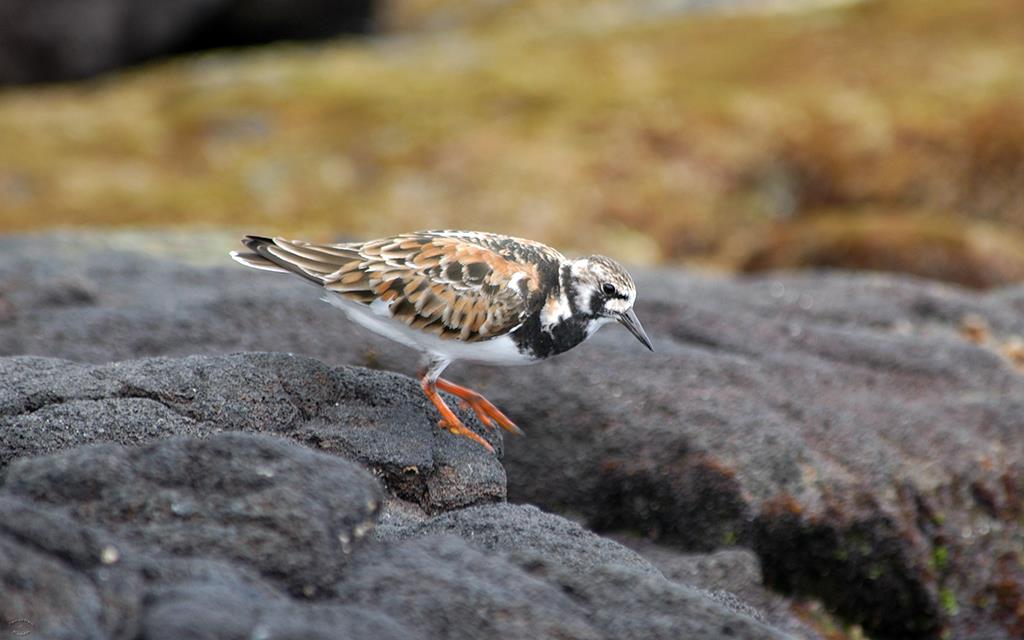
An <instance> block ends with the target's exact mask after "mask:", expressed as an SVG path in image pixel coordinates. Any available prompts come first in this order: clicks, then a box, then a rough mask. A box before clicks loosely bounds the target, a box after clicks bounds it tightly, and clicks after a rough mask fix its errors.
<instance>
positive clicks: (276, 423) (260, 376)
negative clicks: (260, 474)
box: [0, 354, 505, 511]
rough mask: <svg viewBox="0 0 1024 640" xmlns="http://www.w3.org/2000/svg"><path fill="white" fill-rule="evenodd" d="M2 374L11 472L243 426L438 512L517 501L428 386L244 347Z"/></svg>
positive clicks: (3, 440)
mask: <svg viewBox="0 0 1024 640" xmlns="http://www.w3.org/2000/svg"><path fill="white" fill-rule="evenodd" d="M0 377H2V378H3V379H4V381H5V382H6V384H4V385H3V387H0V427H2V428H0V468H2V466H3V465H5V464H6V463H8V462H9V461H11V460H13V459H14V458H17V457H23V456H29V455H39V454H43V453H51V452H54V451H58V450H61V449H63V448H66V447H68V446H73V445H75V444H85V443H89V442H98V441H112V442H117V443H119V444H138V443H141V442H146V441H149V440H153V439H155V438H160V437H167V436H169V435H199V436H202V435H209V434H211V433H215V432H217V431H222V430H241V431H251V432H263V433H271V434H279V435H287V436H290V437H292V438H295V439H297V440H299V441H300V442H303V443H306V444H309V445H311V446H313V447H315V448H317V449H320V450H323V451H326V452H329V453H334V454H338V455H341V456H344V457H347V458H350V459H352V460H356V461H358V462H360V463H362V464H364V465H367V466H368V467H370V468H371V469H372V470H373V471H374V473H375V474H376V475H377V476H378V477H380V478H381V479H382V480H383V481H384V483H385V485H386V486H387V487H388V488H389V490H390V491H391V492H392V493H394V494H395V495H396V496H398V497H400V498H402V499H403V500H407V501H410V502H413V503H415V504H417V505H419V506H420V507H421V508H422V509H424V510H426V511H437V510H441V509H448V508H453V507H457V506H465V505H468V504H474V503H477V502H481V501H494V500H502V499H504V497H505V473H504V470H503V469H502V467H501V465H500V464H499V463H498V461H497V460H496V459H495V458H494V456H492V455H490V454H488V453H487V452H486V451H484V450H483V448H482V447H480V446H479V445H477V444H475V443H473V442H470V441H469V440H467V439H465V438H459V437H456V436H452V435H450V434H447V433H444V432H442V431H440V430H439V429H437V428H436V427H435V426H434V424H433V422H432V419H431V417H430V416H431V413H430V411H428V402H427V401H426V399H425V398H424V397H423V394H422V392H421V391H420V390H419V387H418V386H417V385H416V383H415V382H413V381H412V380H409V379H408V378H404V377H401V376H398V375H395V374H391V373H385V372H372V371H368V370H366V369H359V368H355V367H340V368H335V369H331V368H329V367H327V366H325V365H323V364H322V363H320V362H318V361H316V360H312V359H310V358H303V357H297V356H291V355H285V354H241V355H231V356H218V357H201V356H194V357H188V358H184V359H181V360H174V359H169V358H155V359H150V360H138V361H129V362H120V363H114V364H109V365H99V366H96V365H87V364H77V363H73V362H68V361H65V360H56V359H50V358H37V357H15V358H7V359H3V360H0ZM464 417H465V419H466V421H467V423H469V424H477V423H474V422H473V421H472V420H473V419H471V418H470V417H469V416H464ZM477 427H478V428H479V429H480V430H481V431H484V430H483V427H480V426H479V424H477ZM385 431H386V432H387V435H386V436H384V435H382V432H385ZM484 435H485V436H487V437H491V438H495V437H497V436H495V435H494V434H493V433H491V434H489V433H486V432H484ZM495 445H496V446H498V447H499V450H500V442H499V441H498V440H495Z"/></svg>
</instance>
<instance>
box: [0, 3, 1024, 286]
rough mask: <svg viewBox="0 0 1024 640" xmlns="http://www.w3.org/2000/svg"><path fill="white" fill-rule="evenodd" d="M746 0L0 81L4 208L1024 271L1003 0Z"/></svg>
mask: <svg viewBox="0 0 1024 640" xmlns="http://www.w3.org/2000/svg"><path fill="white" fill-rule="evenodd" d="M708 4H711V5H714V4H715V3H713V2H712V3H708ZM740 4H743V3H740ZM746 4H747V5H749V6H746V7H744V8H743V9H741V10H740V9H733V10H730V11H696V12H695V11H690V10H679V9H678V7H675V6H674V4H673V3H672V2H655V1H648V2H626V1H618V2H613V1H609V0H604V1H602V0H562V1H560V2H545V1H541V0H528V1H521V2H494V1H483V0H476V1H471V0H391V1H390V2H387V3H386V4H384V5H383V8H382V9H381V10H380V12H379V15H378V17H377V28H376V29H375V30H374V31H373V32H372V33H371V34H370V35H368V36H365V37H354V38H347V39H335V40H330V41H326V42H319V43H315V44H310V43H306V44H295V43H293V44H273V45H267V46H260V47H252V48H247V49H238V50H215V51H212V52H204V53H197V54H189V55H186V56H182V57H177V58H171V59H164V60H161V61H156V62H153V61H151V62H147V63H145V64H143V65H142V66H136V67H132V68H130V69H128V70H121V71H117V72H112V73H108V74H105V75H101V76H98V77H96V78H93V79H90V80H85V81H79V82H76V83H67V84H50V85H31V86H19V87H14V86H10V87H6V88H2V89H0V231H3V232H14V231H24V230H38V229H46V228H50V227H56V226H67V225H89V226H96V225H110V226H133V227H137V226H140V225H153V226H160V227H167V226H181V227H197V228H200V227H205V228H209V227H217V228H224V227H227V228H230V229H238V230H244V231H249V232H258V233H263V234H271V233H272V234H283V235H290V236H298V237H307V238H310V239H320V240H328V239H334V238H357V237H373V236H380V235H384V234H389V233H394V232H399V231H407V230H412V229H422V228H436V227H455V228H472V229H483V230H492V231H499V232H504V233H510V234H515V235H521V236H527V237H530V238H534V239H537V240H541V241H544V242H548V243H550V244H552V245H554V246H556V247H558V248H560V249H562V250H564V251H566V252H569V253H583V252H586V253H590V252H601V253H606V254H609V255H612V256H614V257H617V258H619V259H621V260H624V261H626V262H629V263H633V264H686V265H691V266H694V265H695V266H700V267H709V268H715V269H723V270H730V271H757V270H764V269H774V268H800V267H841V268H855V269H876V270H886V271H896V272H905V273H912V274H917V275H922V276H927V277H934V278H938V279H943V280H947V281H951V282H956V283H961V284H964V285H967V286H972V287H988V286H994V285H999V284H1002V283H1006V282H1012V281H1019V280H1022V279H1024V231H1022V229H1024V227H1022V224H1024V72H1022V67H1024V65H1022V62H1024V3H1022V2H1021V1H1020V0H986V1H984V2H981V1H978V0H945V1H939V0H865V1H862V2H822V1H818V2H813V1H804V2H799V1H797V0H792V1H790V2H756V1H753V2H749V3H746ZM730 6H732V5H730Z"/></svg>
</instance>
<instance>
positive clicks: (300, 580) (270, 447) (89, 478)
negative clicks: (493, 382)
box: [3, 433, 382, 596]
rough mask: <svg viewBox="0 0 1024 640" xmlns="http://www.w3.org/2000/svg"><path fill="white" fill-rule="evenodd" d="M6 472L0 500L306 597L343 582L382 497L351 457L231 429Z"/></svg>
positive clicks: (31, 463)
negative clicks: (247, 571)
mask: <svg viewBox="0 0 1024 640" xmlns="http://www.w3.org/2000/svg"><path fill="white" fill-rule="evenodd" d="M5 476H6V477H5V482H4V486H3V488H4V491H5V492H7V493H9V494H13V495H16V496H22V497H25V498H30V499H33V500H35V501H37V502H42V503H45V504H52V505H58V506H61V507H67V508H68V510H69V513H70V514H71V515H73V516H74V517H75V518H76V519H78V520H79V521H81V522H84V523H88V524H93V525H99V526H102V527H105V528H108V529H110V530H112V531H114V532H115V533H117V534H119V535H120V536H122V537H124V538H125V539H127V540H128V541H130V542H132V543H135V544H138V545H140V546H145V547H147V548H155V549H160V550H162V551H165V552H168V553H175V554H180V555H200V554H201V555H206V556H210V557H221V558H228V559H232V560H235V561H239V562H242V563H244V564H247V565H249V566H251V567H254V568H256V569H257V570H259V571H260V573H262V574H263V575H264V576H266V577H268V578H270V579H274V580H278V581H280V582H281V583H282V584H283V585H286V586H287V587H288V588H289V589H291V590H292V591H294V592H296V593H302V594H304V595H307V596H312V595H316V594H318V593H321V592H323V591H325V590H329V589H330V588H331V585H332V584H333V583H334V582H335V581H336V580H337V579H338V578H339V577H340V575H341V571H342V569H343V568H344V565H345V563H346V561H347V559H348V556H349V555H350V554H351V552H352V550H353V548H354V546H355V545H357V544H360V543H361V541H362V538H364V537H365V534H366V533H368V532H369V530H370V529H371V528H372V527H373V524H374V522H375V515H376V512H377V510H378V508H379V506H380V500H381V497H382V496H381V493H380V490H379V488H378V487H377V483H376V482H375V481H374V479H373V478H372V476H371V475H370V474H368V473H366V472H365V471H363V470H362V469H360V468H359V467H358V466H356V465H354V464H352V463H350V462H348V461H345V460H342V459H340V458H337V457H334V456H329V455H325V454H321V453H317V452H314V451H311V450H309V449H308V448H305V447H301V446H299V445H296V444H293V443H290V442H288V441H285V440H280V439H274V438H269V437H265V436H253V435H247V434H246V435H243V434H232V433H226V434H218V435H215V436H211V437H209V438H207V439H204V440H194V439H180V438H175V439H170V440H163V441H160V442H157V443H155V444H151V445H147V446H144V447H139V448H125V447H122V446H118V445H93V446H91V447H89V448H85V449H74V450H72V451H69V452H66V453H60V454H54V455H53V456H49V457H38V458H32V459H26V460H20V461H17V462H15V463H13V464H12V465H11V466H10V467H9V468H8V469H7V471H6V474H5Z"/></svg>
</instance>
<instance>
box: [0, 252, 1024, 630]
mask: <svg viewBox="0 0 1024 640" xmlns="http://www.w3.org/2000/svg"><path fill="white" fill-rule="evenodd" d="M114 241H116V239H114ZM96 244H97V243H96V241H95V240H94V239H90V238H88V237H84V238H83V237H81V236H79V237H72V236H63V237H61V236H57V237H39V238H7V239H2V240H0V255H2V256H3V258H2V259H0V291H2V293H0V353H7V354H21V353H29V354H39V355H54V356H59V357H66V358H72V359H76V360H84V361H91V362H104V361H109V360H116V359H126V358H132V357H138V356H142V355H155V354H166V355H185V354H188V353H193V352H197V351H199V352H208V353H223V352H231V351H237V350H283V351H293V352H297V353H306V354H313V355H315V356H316V357H318V358H320V359H322V360H325V361H327V362H328V363H331V364H342V363H348V364H362V365H370V366H374V367H385V368H392V369H395V370H398V371H403V372H411V371H413V370H414V368H415V362H416V361H415V356H413V355H412V354H410V353H408V352H407V351H405V350H403V349H401V348H400V347H396V346H394V345H391V344H389V343H387V342H383V341H380V340H378V339H376V338H374V337H372V336H369V335H368V334H366V333H365V332H363V331H362V330H360V329H359V328H357V327H353V326H352V325H351V324H350V323H348V322H347V321H346V320H345V319H344V318H343V317H341V316H340V314H338V313H337V312H336V311H335V310H333V309H331V308H330V307H328V306H327V305H324V304H323V303H321V302H319V301H317V299H316V298H317V296H316V292H315V291H314V290H313V289H312V288H310V287H306V286H303V285H302V284H301V283H299V282H296V281H294V280H292V279H289V278H286V277H275V276H273V275H270V274H261V273H249V272H246V271H244V270H242V269H241V268H238V269H234V268H232V266H226V267H224V268H198V267H190V266H186V265H183V264H180V263H174V262H165V261H163V259H161V258H159V257H153V256H152V255H148V256H144V255H132V254H125V253H117V252H114V251H110V250H107V251H103V252H100V251H97V249H96ZM158 244H159V243H157V242H149V243H148V245H147V249H146V250H147V251H149V250H150V249H149V248H148V247H153V246H155V245H158ZM41 255H45V256H47V258H46V259H45V260H43V259H40V258H38V256H41ZM164 255H166V254H164ZM69 273H73V274H75V275H74V278H73V279H71V280H69V276H68V274H69ZM638 281H639V286H640V302H639V304H638V314H639V316H640V318H641V319H642V320H643V322H644V324H645V327H646V328H647V329H648V332H649V333H650V335H651V337H652V339H653V341H654V343H655V348H656V349H657V353H655V354H648V353H646V352H645V351H643V350H642V348H641V347H639V345H637V344H636V343H635V340H633V338H632V337H631V336H629V335H628V334H627V333H626V332H624V331H619V330H617V329H606V330H605V331H602V332H601V333H600V334H598V335H597V336H596V337H595V338H593V339H592V340H590V341H588V342H587V343H586V344H584V345H582V346H581V347H579V348H578V349H576V350H574V351H572V352H570V353H568V354H566V355H565V356H562V357H559V358H557V359H554V360H552V361H550V362H547V363H544V364H541V365H538V366H535V367H530V368H507V369H486V368H471V367H464V366H459V365H456V366H455V367H453V368H452V369H451V371H450V377H451V378H452V379H454V380H456V381H461V382H464V383H466V384H471V385H472V386H474V388H477V389H478V390H479V391H481V392H482V393H484V394H485V395H487V396H488V397H489V398H490V399H491V400H493V401H494V402H495V403H496V404H498V406H500V407H501V408H502V409H504V410H506V412H507V413H508V414H509V415H510V416H511V417H512V418H513V419H514V420H516V421H517V422H518V423H519V425H520V426H522V427H523V428H524V429H525V430H526V432H527V434H528V435H527V437H526V438H521V439H520V438H515V439H512V438H509V439H507V440H506V445H507V450H506V453H505V457H504V463H505V466H506V468H507V470H508V475H509V496H510V498H511V499H512V500H514V501H519V502H529V503H533V504H536V505H538V506H541V507H542V508H545V509H548V510H553V511H562V512H566V513H572V514H574V516H577V517H579V518H580V519H581V520H583V521H585V522H586V523H587V524H588V525H590V526H593V527H598V528H600V529H602V530H620V529H625V530H630V531H633V532H637V533H642V534H644V535H647V536H649V537H653V538H657V539H658V541H659V543H660V544H663V545H672V546H674V547H676V548H677V549H679V550H682V551H691V552H693V551H708V550H715V549H719V548H721V547H724V546H732V545H740V546H742V547H745V548H748V549H751V550H753V551H755V552H756V554H757V556H758V558H759V560H760V562H761V563H762V571H763V575H764V576H765V579H766V580H767V582H768V583H769V584H770V585H772V586H774V587H775V588H777V589H781V590H784V591H792V592H795V593H797V594H804V595H807V596H812V597H823V598H825V600H826V603H827V604H828V606H829V607H831V608H834V609H835V610H836V611H838V612H839V613H840V614H841V615H842V616H845V617H846V618H847V619H848V620H851V621H857V622H861V623H862V624H864V625H865V628H866V629H867V631H868V632H869V634H870V635H872V636H873V637H899V638H904V637H913V636H918V637H937V636H939V635H941V634H942V633H944V632H948V633H949V634H950V635H952V637H993V638H998V637H1008V636H1012V635H1013V634H1019V633H1020V632H1022V631H1024V617H1022V616H1021V615H1020V611H1021V609H1019V605H1020V602H1021V601H1022V599H1021V598H1019V597H1018V595H1015V594H1020V593H1024V573H1022V572H1024V569H1022V568H1021V567H1022V566H1024V565H1022V564H1021V562H1020V559H1021V549H1022V548H1024V539H1022V528H1021V524H1020V514H1021V506H1020V505H1021V499H1020V496H1021V495H1024V462H1022V461H1024V438H1021V434H1022V432H1024V418H1022V416H1024V376H1022V373H1021V370H1020V368H1018V367H1019V365H1015V364H1014V358H1015V357H1020V356H1019V352H1018V350H1015V349H1014V347H1013V345H1014V339H1015V337H1020V336H1024V288H1021V287H1016V288H1007V289H1002V290H996V291H993V292H991V293H987V294H979V293H974V292H968V291H964V290H961V289H957V288H953V287H948V286H942V285H937V284H934V283H930V282H926V281H921V280H914V279H910V278H899V277H883V276H864V275H859V276H851V275H844V274H841V273H826V274H815V275H791V276H778V277H772V278H756V279H738V280H736V279H718V278H707V277H696V276H689V275H685V274H680V273H677V272H651V273H646V274H641V275H640V276H639V277H638ZM76 292H77V293H76ZM83 292H84V293H83ZM1014 354H1018V355H1016V356H1015V355H1014ZM306 384H308V383H305V382H304V383H303V385H300V386H305V385H306ZM409 389H410V393H413V392H414V391H415V389H414V387H413V386H412V385H411V383H409ZM440 435H444V434H440ZM307 441H309V440H307ZM339 449H340V448H339ZM411 493H415V492H410V493H407V494H406V496H409V495H410V494H411ZM410 502H416V500H415V499H414V498H413V499H410ZM436 511H440V510H439V509H438V510H436Z"/></svg>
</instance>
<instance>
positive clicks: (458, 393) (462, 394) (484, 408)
mask: <svg viewBox="0 0 1024 640" xmlns="http://www.w3.org/2000/svg"><path fill="white" fill-rule="evenodd" d="M437 388H438V389H441V390H442V391H447V392H448V393H450V394H452V395H453V396H455V397H456V398H458V399H459V401H460V404H461V403H465V404H466V405H468V406H469V408H470V409H472V410H473V413H475V414H476V417H477V418H479V419H480V422H482V423H484V426H486V427H489V428H491V429H493V428H494V423H495V422H497V423H498V425H499V426H501V428H502V429H505V430H506V431H510V432H512V433H514V434H516V435H519V436H521V435H525V434H524V433H523V430H522V429H520V428H519V427H517V426H516V424H515V423H514V422H512V421H511V420H509V418H508V416H506V415H505V414H504V413H502V412H501V409H499V408H498V407H496V406H494V405H493V404H491V402H490V401H489V400H488V399H487V398H485V397H483V396H482V395H480V394H479V393H477V392H476V391H473V390H472V389H467V388H466V387H463V386H461V385H457V384H455V383H454V382H450V381H448V380H445V379H443V378H438V379H437Z"/></svg>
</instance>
